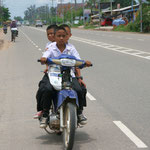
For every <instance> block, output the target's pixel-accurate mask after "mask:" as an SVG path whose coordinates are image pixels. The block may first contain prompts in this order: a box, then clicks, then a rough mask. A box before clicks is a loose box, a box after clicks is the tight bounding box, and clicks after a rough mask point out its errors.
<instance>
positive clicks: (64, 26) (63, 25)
mask: <svg viewBox="0 0 150 150" xmlns="http://www.w3.org/2000/svg"><path fill="white" fill-rule="evenodd" d="M60 27H63V28H69V29H70V30H71V28H70V26H69V25H67V24H62V25H60Z"/></svg>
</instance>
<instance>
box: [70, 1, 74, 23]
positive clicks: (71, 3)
mask: <svg viewBox="0 0 150 150" xmlns="http://www.w3.org/2000/svg"><path fill="white" fill-rule="evenodd" d="M70 9H71V25H73V14H72V12H73V4H72V0H71V7H70Z"/></svg>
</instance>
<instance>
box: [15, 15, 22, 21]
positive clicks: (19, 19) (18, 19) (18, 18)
mask: <svg viewBox="0 0 150 150" xmlns="http://www.w3.org/2000/svg"><path fill="white" fill-rule="evenodd" d="M14 19H15V20H17V21H23V19H22V17H21V16H17V17H14Z"/></svg>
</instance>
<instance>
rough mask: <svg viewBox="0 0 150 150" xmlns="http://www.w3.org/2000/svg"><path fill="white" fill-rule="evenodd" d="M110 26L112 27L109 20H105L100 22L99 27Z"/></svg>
mask: <svg viewBox="0 0 150 150" xmlns="http://www.w3.org/2000/svg"><path fill="white" fill-rule="evenodd" d="M111 25H112V19H111V18H105V19H103V20H102V21H101V26H111Z"/></svg>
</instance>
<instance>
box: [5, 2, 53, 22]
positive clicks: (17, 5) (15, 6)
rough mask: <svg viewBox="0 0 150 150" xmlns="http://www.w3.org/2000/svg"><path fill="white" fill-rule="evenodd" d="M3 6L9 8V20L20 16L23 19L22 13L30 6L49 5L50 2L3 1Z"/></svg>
mask: <svg viewBox="0 0 150 150" xmlns="http://www.w3.org/2000/svg"><path fill="white" fill-rule="evenodd" d="M3 3H4V6H5V7H8V8H9V11H10V13H11V18H12V19H13V17H14V16H21V17H24V11H25V10H26V9H27V8H28V7H29V6H30V5H34V4H35V5H36V6H41V5H46V4H49V5H50V4H51V3H52V1H51V0H3Z"/></svg>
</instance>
